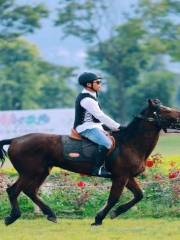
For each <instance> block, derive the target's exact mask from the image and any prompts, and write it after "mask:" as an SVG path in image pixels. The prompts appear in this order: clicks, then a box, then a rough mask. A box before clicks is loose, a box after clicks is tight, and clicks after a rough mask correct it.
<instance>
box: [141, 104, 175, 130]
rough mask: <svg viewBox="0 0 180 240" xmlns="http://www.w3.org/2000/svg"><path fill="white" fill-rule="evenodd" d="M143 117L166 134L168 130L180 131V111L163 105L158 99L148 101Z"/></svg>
mask: <svg viewBox="0 0 180 240" xmlns="http://www.w3.org/2000/svg"><path fill="white" fill-rule="evenodd" d="M141 117H142V118H144V119H145V120H147V121H149V122H153V123H155V124H156V125H157V126H158V127H159V128H160V129H163V130H164V131H165V132H166V131H167V129H178V130H180V111H179V110H177V109H174V108H170V107H166V106H164V105H162V104H161V102H160V101H159V100H158V99H153V100H152V99H149V100H148V107H147V108H146V109H145V110H144V111H143V112H142V113H141Z"/></svg>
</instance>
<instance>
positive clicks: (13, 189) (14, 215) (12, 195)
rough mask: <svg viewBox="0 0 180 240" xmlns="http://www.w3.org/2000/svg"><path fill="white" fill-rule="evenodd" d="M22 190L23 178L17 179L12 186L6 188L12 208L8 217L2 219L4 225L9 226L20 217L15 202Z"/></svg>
mask: <svg viewBox="0 0 180 240" xmlns="http://www.w3.org/2000/svg"><path fill="white" fill-rule="evenodd" d="M22 188H23V178H22V177H19V179H18V180H17V181H16V182H15V183H14V184H13V185H12V186H10V187H8V188H7V190H6V191H7V193H8V197H9V201H10V204H11V208H12V209H11V213H10V215H9V216H7V217H5V219H4V222H5V224H6V225H9V224H11V223H13V222H15V221H16V220H17V219H18V218H19V217H20V216H21V212H20V209H19V205H18V202H17V197H18V195H19V194H20V192H21V191H22Z"/></svg>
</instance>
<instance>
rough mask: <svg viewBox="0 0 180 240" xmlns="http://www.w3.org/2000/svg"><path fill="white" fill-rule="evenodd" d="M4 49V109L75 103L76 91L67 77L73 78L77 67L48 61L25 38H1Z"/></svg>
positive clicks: (0, 86) (0, 61)
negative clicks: (56, 64) (67, 66)
mask: <svg viewBox="0 0 180 240" xmlns="http://www.w3.org/2000/svg"><path fill="white" fill-rule="evenodd" d="M0 52H1V55H0V92H1V94H0V109H1V110H15V109H32V108H46V107H62V106H65V107H66V106H70V105H72V104H73V100H72V98H73V91H72V90H70V89H69V88H68V86H67V83H66V82H65V78H67V79H68V78H70V77H71V76H72V72H73V70H74V69H72V68H66V67H63V66H54V65H53V64H50V63H46V62H44V61H43V60H42V59H41V58H40V56H39V53H38V50H37V48H36V47H35V46H34V45H32V44H30V43H29V42H27V41H26V40H24V39H22V38H16V40H14V41H9V42H8V41H4V40H0ZM67 96H68V97H69V98H68V99H67Z"/></svg>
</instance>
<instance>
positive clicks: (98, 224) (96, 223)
mask: <svg viewBox="0 0 180 240" xmlns="http://www.w3.org/2000/svg"><path fill="white" fill-rule="evenodd" d="M100 225H102V222H94V223H91V226H100Z"/></svg>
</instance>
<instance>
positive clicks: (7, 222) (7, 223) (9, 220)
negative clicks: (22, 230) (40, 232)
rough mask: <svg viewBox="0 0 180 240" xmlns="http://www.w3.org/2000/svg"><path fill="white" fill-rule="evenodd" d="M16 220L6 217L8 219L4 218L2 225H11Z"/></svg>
mask: <svg viewBox="0 0 180 240" xmlns="http://www.w3.org/2000/svg"><path fill="white" fill-rule="evenodd" d="M16 220H17V218H14V217H11V216H8V217H5V219H4V224H5V225H6V226H8V225H10V224H12V223H13V222H15V221H16Z"/></svg>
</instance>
